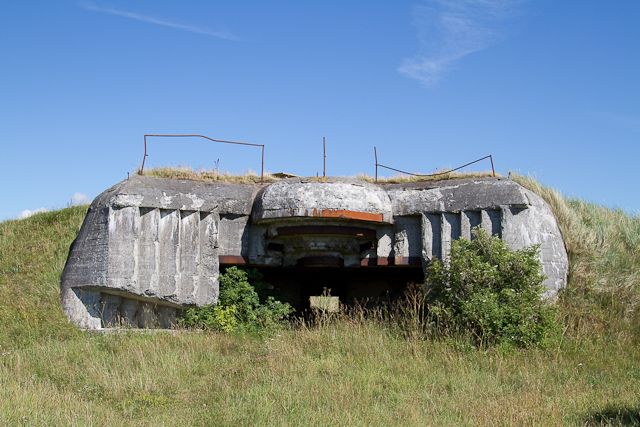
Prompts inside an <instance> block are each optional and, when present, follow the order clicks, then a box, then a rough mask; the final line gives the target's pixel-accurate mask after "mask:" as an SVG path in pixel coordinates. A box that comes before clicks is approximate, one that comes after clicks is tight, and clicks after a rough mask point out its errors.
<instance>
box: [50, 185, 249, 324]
mask: <svg viewBox="0 0 640 427" xmlns="http://www.w3.org/2000/svg"><path fill="white" fill-rule="evenodd" d="M257 191H258V187H255V186H248V185H234V184H204V183H198V182H191V181H178V180H168V179H159V178H148V177H140V176H135V177H132V178H131V179H129V180H127V181H123V182H122V183H120V184H118V185H116V186H114V187H112V188H111V189H109V190H107V191H105V192H104V193H102V194H101V195H100V196H98V197H97V198H96V200H94V202H93V203H92V205H91V207H90V208H89V212H88V214H87V217H86V218H85V221H84V223H83V225H82V228H81V230H80V233H79V234H78V237H77V238H76V240H75V241H74V243H73V245H72V247H71V251H70V254H69V258H68V260H67V264H66V266H65V269H64V272H63V277H62V292H61V298H62V304H63V308H64V310H65V312H66V313H67V315H68V316H69V318H70V319H71V320H72V321H73V322H74V323H76V324H77V325H78V326H80V327H83V328H90V329H95V328H101V327H106V326H117V325H118V324H128V325H131V326H140V327H153V326H163V327H167V326H169V325H170V324H171V322H172V321H173V320H172V319H173V318H174V317H175V311H176V308H181V307H184V306H188V305H204V304H210V303H213V302H215V301H216V299H217V292H218V271H219V264H218V256H219V254H218V252H219V246H220V244H219V227H220V224H221V221H220V215H221V214H222V215H223V217H230V216H233V217H240V218H241V217H244V218H245V224H246V219H248V217H249V214H250V212H251V202H252V200H253V197H254V195H255V193H256V192H257ZM223 223H224V222H223ZM236 228H237V227H236ZM225 230H226V229H225ZM227 234H228V235H231V236H235V234H233V233H231V232H227ZM236 234H237V233H236ZM224 242H225V243H228V240H226V241H224ZM231 244H232V245H231V248H230V249H231V250H234V248H236V246H238V243H237V242H236V239H235V237H234V239H232V241H231Z"/></svg>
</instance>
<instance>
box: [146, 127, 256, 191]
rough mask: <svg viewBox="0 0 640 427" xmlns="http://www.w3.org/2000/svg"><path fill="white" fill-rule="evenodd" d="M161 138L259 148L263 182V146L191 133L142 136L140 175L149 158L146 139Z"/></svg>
mask: <svg viewBox="0 0 640 427" xmlns="http://www.w3.org/2000/svg"><path fill="white" fill-rule="evenodd" d="M148 136H153V137H162V138H192V137H193V138H204V139H208V140H209V141H213V142H221V143H223V144H233V145H247V146H250V147H260V148H261V150H262V164H261V166H260V182H264V144H253V143H251V142H240V141H227V140H224V139H214V138H211V137H209V136H206V135H199V134H193V133H156V134H145V135H144V156H143V157H142V165H141V166H140V172H139V173H140V175H142V173H143V172H144V164H145V161H146V160H147V157H148V156H149V155H148V154H147V137H148Z"/></svg>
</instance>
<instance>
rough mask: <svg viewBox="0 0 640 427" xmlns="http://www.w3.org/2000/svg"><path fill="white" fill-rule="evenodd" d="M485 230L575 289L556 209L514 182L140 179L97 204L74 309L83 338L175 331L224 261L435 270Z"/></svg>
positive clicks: (68, 281)
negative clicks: (110, 332) (458, 244)
mask: <svg viewBox="0 0 640 427" xmlns="http://www.w3.org/2000/svg"><path fill="white" fill-rule="evenodd" d="M476 226H481V227H483V228H484V229H486V230H487V231H488V232H489V233H491V234H494V235H498V236H500V237H501V238H502V239H504V240H505V242H506V243H507V244H508V245H509V246H511V247H512V248H522V247H526V246H529V245H532V244H538V245H540V248H541V251H540V257H541V261H542V265H543V269H544V274H545V275H546V276H547V279H546V282H545V285H546V286H547V288H548V290H549V295H553V294H554V293H555V292H556V291H557V290H558V289H560V288H562V287H563V286H565V284H566V276H567V270H568V261H567V255H566V251H565V248H564V242H563V240H562V236H561V235H560V230H559V228H558V225H557V223H556V220H555V218H554V217H553V214H552V213H551V210H550V208H549V207H548V206H547V205H546V203H545V202H544V201H543V200H542V199H541V198H540V197H538V196H537V195H535V194H533V193H531V192H529V191H528V190H525V189H524V188H522V187H521V186H519V185H518V184H516V183H514V182H512V181H510V180H506V179H492V178H483V179H464V180H449V181H440V182H423V183H409V184H381V185H374V184H370V183H366V182H362V181H358V180H354V179H342V178H331V179H328V180H326V181H322V180H318V179H300V178H294V179H288V180H283V181H279V182H277V183H274V184H270V185H264V186H258V185H244V184H225V183H205V182H195V181H185V180H170V179H160V178H150V177H141V176H134V177H132V178H131V179H128V180H126V181H123V182H121V183H119V184H117V185H115V186H114V187H112V188H110V189H109V190H107V191H105V192H104V193H102V194H101V195H100V196H98V197H97V198H96V200H94V202H93V203H92V205H91V207H90V209H89V212H88V213H87V217H86V218H85V221H84V224H83V226H82V228H81V230H80V233H79V234H78V237H77V239H76V241H75V242H74V243H73V245H72V247H71V251H70V254H69V259H68V261H67V264H66V266H65V270H64V273H63V278H62V285H61V287H62V290H61V296H62V304H63V307H64V310H65V312H66V313H67V315H68V316H69V318H70V319H71V320H72V321H73V322H74V323H75V324H77V325H78V326H80V327H83V328H89V329H97V328H104V327H109V326H118V325H121V324H128V325H131V326H138V327H169V326H171V324H172V323H173V321H174V319H175V316H176V310H177V309H180V308H182V307H186V306H190V305H204V304H209V303H213V302H215V301H216V300H217V294H218V273H219V268H220V262H223V263H225V264H238V263H248V264H253V265H259V266H273V267H286V266H303V267H304V266H317V265H327V266H329V265H332V266H344V267H352V268H366V267H368V266H378V267H380V266H403V265H407V266H408V265H416V262H417V265H418V266H419V265H422V266H423V267H426V266H427V265H428V263H429V261H430V260H431V259H433V258H440V259H446V257H447V256H448V255H449V253H450V250H451V243H452V241H453V240H455V239H458V238H470V237H471V229H472V228H473V227H476Z"/></svg>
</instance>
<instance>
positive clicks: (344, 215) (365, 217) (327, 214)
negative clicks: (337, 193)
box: [311, 209, 384, 222]
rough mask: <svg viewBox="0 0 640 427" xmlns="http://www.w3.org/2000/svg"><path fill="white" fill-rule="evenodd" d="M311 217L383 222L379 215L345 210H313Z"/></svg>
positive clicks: (382, 217) (381, 216)
mask: <svg viewBox="0 0 640 427" xmlns="http://www.w3.org/2000/svg"><path fill="white" fill-rule="evenodd" d="M311 216H315V217H319V218H340V219H354V220H357V221H369V222H382V221H383V220H384V216H383V215H382V214H381V213H370V212H359V211H349V210H345V209H321V210H318V209H314V210H312V211H311Z"/></svg>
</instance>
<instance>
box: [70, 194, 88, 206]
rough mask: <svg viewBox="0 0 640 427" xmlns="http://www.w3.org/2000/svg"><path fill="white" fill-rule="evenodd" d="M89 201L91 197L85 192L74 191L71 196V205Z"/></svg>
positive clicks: (83, 203) (84, 203)
mask: <svg viewBox="0 0 640 427" xmlns="http://www.w3.org/2000/svg"><path fill="white" fill-rule="evenodd" d="M87 203H89V197H87V195H86V194H83V193H73V196H71V206H77V205H86V204H87Z"/></svg>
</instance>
